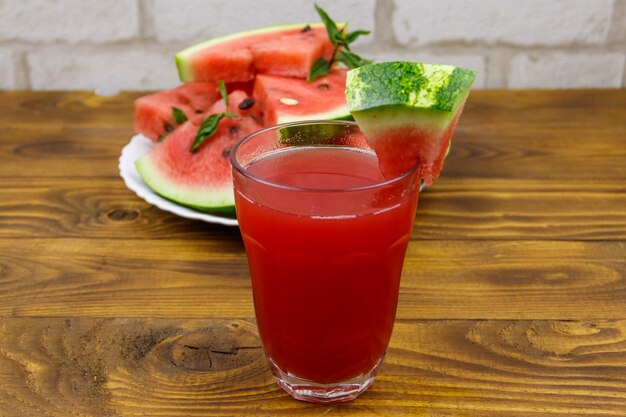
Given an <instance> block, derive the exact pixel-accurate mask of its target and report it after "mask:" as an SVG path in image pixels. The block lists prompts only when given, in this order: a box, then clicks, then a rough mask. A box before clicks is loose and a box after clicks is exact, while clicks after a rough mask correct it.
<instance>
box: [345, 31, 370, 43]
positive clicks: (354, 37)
mask: <svg viewBox="0 0 626 417" xmlns="http://www.w3.org/2000/svg"><path fill="white" fill-rule="evenodd" d="M369 34H370V31H369V30H355V31H354V32H350V33H348V34H346V35H344V36H343V39H344V40H345V41H346V42H347V43H352V42H354V41H356V40H357V38H358V37H359V36H361V35H369Z"/></svg>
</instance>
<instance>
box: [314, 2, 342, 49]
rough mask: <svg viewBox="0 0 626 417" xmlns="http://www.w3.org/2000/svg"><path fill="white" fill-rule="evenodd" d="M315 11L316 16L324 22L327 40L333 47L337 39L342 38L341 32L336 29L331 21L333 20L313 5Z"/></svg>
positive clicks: (335, 25)
mask: <svg viewBox="0 0 626 417" xmlns="http://www.w3.org/2000/svg"><path fill="white" fill-rule="evenodd" d="M315 10H317V14H318V15H320V18H321V19H322V22H324V26H326V32H328V39H330V41H331V43H332V44H333V45H335V43H336V41H337V39H340V37H341V36H342V34H341V31H340V30H339V28H338V27H337V24H336V23H335V22H334V21H333V19H331V18H330V16H328V13H326V12H325V11H324V9H322V8H321V7H320V6H318V5H317V3H315Z"/></svg>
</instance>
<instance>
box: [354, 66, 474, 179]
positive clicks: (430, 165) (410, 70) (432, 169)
mask: <svg viewBox="0 0 626 417" xmlns="http://www.w3.org/2000/svg"><path fill="white" fill-rule="evenodd" d="M475 78H476V73H475V72H474V71H471V70H467V69H463V68H458V67H453V66H450V65H437V64H423V63H414V62H383V63H379V64H370V65H364V66H362V67H359V68H356V69H353V70H350V71H349V72H348V79H347V86H346V97H347V101H348V107H349V109H350V111H351V112H352V115H353V116H354V119H355V120H356V122H357V123H358V125H359V127H360V128H361V130H362V131H363V133H364V134H365V136H366V138H367V142H368V144H369V145H370V147H372V149H374V151H375V152H376V155H377V156H378V160H379V163H380V167H381V170H382V172H383V174H384V175H385V177H386V178H393V177H396V176H398V175H401V174H403V173H405V172H406V171H408V170H410V169H412V168H413V167H414V166H415V165H416V164H419V169H420V174H421V176H422V177H423V179H424V182H425V183H426V184H428V185H430V184H432V182H433V180H434V179H435V178H437V177H438V176H439V172H440V171H441V168H442V167H443V160H444V158H445V156H446V153H447V150H448V147H449V145H450V139H451V137H452V134H453V133H454V128H455V127H456V124H457V122H458V119H459V116H460V115H461V112H462V110H463V105H464V104H465V100H466V99H467V96H468V94H469V91H470V87H471V86H472V83H473V82H474V79H475Z"/></svg>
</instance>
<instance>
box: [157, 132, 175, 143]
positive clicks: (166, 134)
mask: <svg viewBox="0 0 626 417" xmlns="http://www.w3.org/2000/svg"><path fill="white" fill-rule="evenodd" d="M170 133H172V132H165V133H163V134H162V135H161V136H159V137H158V138H157V142H163V140H164V139H165V138H166V137H167V136H168V135H169V134H170Z"/></svg>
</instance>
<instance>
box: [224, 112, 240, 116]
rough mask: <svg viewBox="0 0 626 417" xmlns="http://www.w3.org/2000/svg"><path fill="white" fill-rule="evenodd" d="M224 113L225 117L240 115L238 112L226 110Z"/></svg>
mask: <svg viewBox="0 0 626 417" xmlns="http://www.w3.org/2000/svg"><path fill="white" fill-rule="evenodd" d="M222 114H223V115H224V117H239V115H238V114H237V113H231V112H229V111H225V112H224V113H222Z"/></svg>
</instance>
